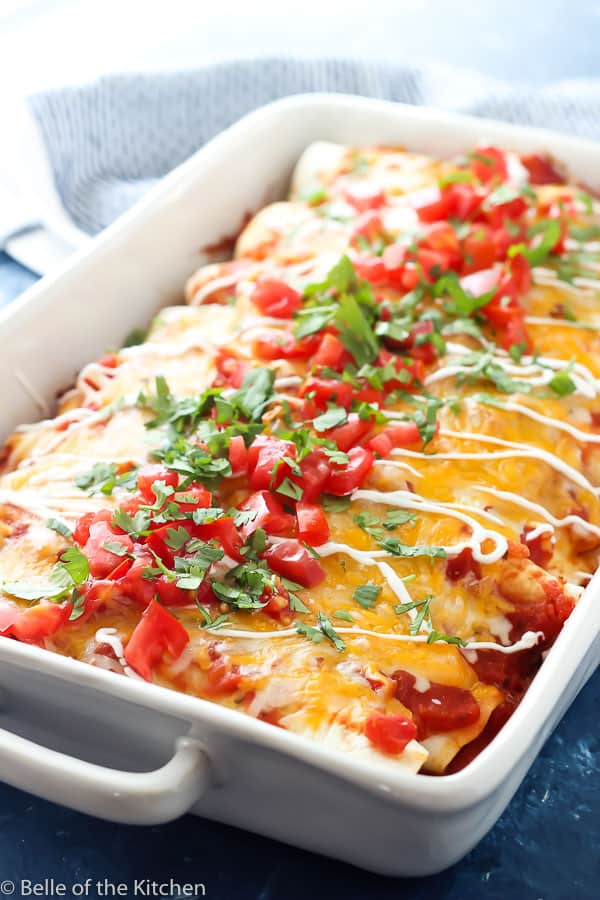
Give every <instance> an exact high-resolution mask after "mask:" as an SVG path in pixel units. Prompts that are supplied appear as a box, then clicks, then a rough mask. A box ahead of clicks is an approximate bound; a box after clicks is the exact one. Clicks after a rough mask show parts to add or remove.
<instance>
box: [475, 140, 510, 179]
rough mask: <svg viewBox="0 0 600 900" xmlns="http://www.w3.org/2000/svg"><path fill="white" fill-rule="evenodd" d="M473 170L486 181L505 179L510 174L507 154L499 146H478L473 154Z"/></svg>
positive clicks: (476, 175)
mask: <svg viewBox="0 0 600 900" xmlns="http://www.w3.org/2000/svg"><path fill="white" fill-rule="evenodd" d="M471 171H472V173H473V175H474V176H475V177H476V178H478V179H479V180H480V181H483V182H484V183H487V182H490V181H494V180H497V181H504V180H505V179H506V178H507V176H508V168H507V165H506V156H505V155H504V153H503V152H502V150H499V149H498V148H497V147H478V148H477V150H476V151H475V152H474V153H472V154H471Z"/></svg>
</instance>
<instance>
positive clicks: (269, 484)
mask: <svg viewBox="0 0 600 900" xmlns="http://www.w3.org/2000/svg"><path fill="white" fill-rule="evenodd" d="M295 459H296V447H295V446H294V444H293V443H292V442H291V441H282V440H281V439H280V438H276V437H272V436H270V435H264V434H259V435H258V437H256V438H255V439H254V441H253V442H252V444H251V445H250V447H249V449H248V471H249V473H250V487H251V488H252V489H253V490H268V489H269V488H277V487H279V485H280V484H281V482H282V481H283V479H284V478H285V477H286V476H288V475H289V474H290V471H291V469H292V464H293V462H294V461H295ZM286 460H287V461H289V462H287V463H286ZM282 461H283V463H282Z"/></svg>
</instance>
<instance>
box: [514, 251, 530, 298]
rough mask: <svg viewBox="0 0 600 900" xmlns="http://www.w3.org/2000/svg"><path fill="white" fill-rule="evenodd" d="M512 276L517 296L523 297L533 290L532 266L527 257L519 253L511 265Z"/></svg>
mask: <svg viewBox="0 0 600 900" xmlns="http://www.w3.org/2000/svg"><path fill="white" fill-rule="evenodd" d="M509 268H510V274H511V278H512V280H513V283H514V286H515V290H516V292H517V296H521V297H522V296H523V294H526V293H527V291H529V290H530V288H531V266H530V265H529V262H528V260H527V259H525V257H524V256H523V255H522V254H521V253H518V254H517V255H516V256H515V257H513V258H512V259H511V261H510V263H509Z"/></svg>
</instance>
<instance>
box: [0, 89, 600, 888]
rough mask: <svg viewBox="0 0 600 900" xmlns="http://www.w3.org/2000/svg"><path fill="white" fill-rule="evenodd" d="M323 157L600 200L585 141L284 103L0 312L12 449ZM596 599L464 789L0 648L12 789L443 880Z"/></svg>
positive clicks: (587, 665)
mask: <svg viewBox="0 0 600 900" xmlns="http://www.w3.org/2000/svg"><path fill="white" fill-rule="evenodd" d="M315 140H330V141H335V142H341V143H354V144H368V143H395V144H403V145H405V146H407V147H408V148H409V149H411V150H417V151H423V152H426V153H431V154H433V155H436V156H442V157H443V156H446V155H450V154H453V153H456V152H458V151H460V150H464V149H466V148H469V147H470V146H472V145H474V144H476V143H477V142H478V141H480V140H485V141H486V142H491V143H494V144H498V145H500V146H504V147H507V148H514V149H516V150H519V151H528V152H533V151H549V152H551V153H552V154H553V155H555V156H556V157H557V158H559V159H561V160H562V161H564V162H565V163H566V164H567V166H568V168H569V171H570V174H571V175H572V176H573V177H574V178H576V179H578V180H580V181H581V182H584V183H586V184H587V185H589V186H591V187H594V186H595V187H600V182H599V181H598V180H597V176H596V170H597V169H598V162H600V154H599V151H598V147H597V146H596V145H595V144H593V143H591V142H587V141H583V140H578V139H574V138H570V137H566V136H563V135H556V134H551V133H547V132H542V131H537V130H533V129H529V128H521V127H515V126H508V125H504V124H501V123H494V122H487V121H482V120H480V119H476V118H470V117H465V116H458V115H453V114H448V113H444V112H440V111H436V110H429V109H419V108H414V107H408V106H401V105H397V104H391V103H385V102H381V101H375V100H364V99H359V98H355V97H347V96H339V95H337V96H336V95H311V96H300V97H293V98H289V99H286V100H283V101H279V102H277V103H274V104H272V105H270V106H267V107H265V108H263V109H261V110H259V111H257V112H255V113H253V114H252V115H250V116H248V117H246V118H245V119H244V120H242V121H241V122H239V123H238V124H237V125H235V126H233V127H232V128H230V129H229V130H228V131H226V132H225V133H223V134H222V135H221V136H219V137H218V138H216V139H215V140H214V141H212V142H211V143H210V144H209V145H208V146H206V147H205V148H204V149H202V150H201V151H199V152H198V153H197V154H196V155H195V156H194V157H192V159H190V160H189V161H188V162H186V163H185V164H184V165H182V166H181V167H179V169H177V170H176V171H175V172H173V173H172V174H171V175H170V176H169V177H168V178H166V179H165V180H164V182H163V183H162V184H161V185H160V186H159V187H158V188H156V189H155V190H154V191H152V192H151V193H150V194H149V195H148V196H147V197H146V198H145V199H144V200H143V201H142V202H141V203H139V204H138V205H137V206H136V207H135V208H134V209H133V210H132V211H131V212H129V213H128V214H127V215H125V216H124V217H122V218H121V219H120V220H119V221H118V222H117V223H116V224H115V225H113V226H112V227H110V228H109V229H107V231H106V232H104V233H103V234H102V235H101V236H100V237H99V238H97V239H96V240H94V241H92V242H91V243H90V245H89V247H88V248H86V249H85V250H84V251H83V252H80V253H79V254H77V256H76V257H74V258H73V259H72V260H70V261H69V263H68V265H67V266H66V267H65V268H64V269H63V270H62V271H61V272H59V273H58V274H56V275H54V276H52V277H50V278H47V279H44V280H43V281H41V282H40V283H38V284H37V285H35V286H34V287H33V288H31V289H30V290H29V291H28V292H27V293H26V294H25V295H23V296H22V297H21V298H20V299H19V300H18V301H16V302H15V303H14V304H12V305H11V306H10V307H9V308H8V309H6V310H4V311H2V312H1V313H0V340H1V343H2V348H3V350H2V357H1V359H0V377H1V379H2V385H3V403H2V413H1V416H2V418H1V425H0V428H1V431H2V433H3V435H4V436H6V435H8V434H9V433H10V431H11V430H12V429H13V427H14V426H16V425H17V424H19V423H20V422H27V421H30V420H35V419H36V418H39V417H40V416H41V415H45V414H46V413H47V412H49V411H50V409H51V406H52V400H53V398H54V396H55V395H56V392H57V391H58V390H59V389H61V388H64V387H65V386H67V385H68V384H69V383H70V382H71V381H72V380H73V378H74V376H75V374H76V372H77V370H78V369H79V368H80V367H81V366H82V365H83V364H84V363H85V362H87V361H89V360H90V359H93V358H95V357H97V356H99V355H100V354H101V353H102V352H103V351H104V350H105V349H106V347H107V346H111V345H112V346H118V345H119V344H120V343H121V341H122V339H123V337H124V335H125V334H126V333H127V332H128V331H129V330H130V329H131V328H133V327H134V326H138V325H141V324H144V323H147V322H148V321H149V320H150V318H151V316H152V315H153V314H154V313H155V312H156V311H157V310H158V309H159V307H160V306H162V305H165V304H167V303H172V302H176V301H177V300H178V299H179V298H180V297H181V291H182V285H183V283H184V280H185V279H186V277H187V276H188V275H189V274H190V273H191V272H192V271H193V270H194V269H195V268H197V267H198V266H199V265H200V264H201V263H202V262H204V261H205V260H206V257H205V256H203V254H202V252H201V251H200V250H199V248H200V247H203V246H206V245H210V244H214V242H215V241H218V240H219V238H221V237H223V236H224V235H227V234H231V233H232V232H235V231H236V230H237V228H238V227H239V225H240V224H241V222H242V220H243V217H244V214H245V213H247V212H251V211H256V210H257V209H259V208H260V207H261V206H263V205H264V204H265V203H266V202H268V201H270V200H273V199H275V198H277V197H282V196H283V195H284V194H285V191H286V188H287V183H288V181H289V177H290V174H291V171H292V168H293V165H294V163H295V162H296V160H297V159H298V157H299V156H300V154H301V152H302V151H303V149H304V148H305V147H306V146H307V145H308V144H309V143H311V142H312V141H315ZM595 181H596V183H594V182H595ZM46 406H47V407H48V408H46ZM599 592H600V576H599V575H596V576H595V578H594V579H593V580H592V582H591V585H590V586H589V587H588V589H587V590H586V592H585V594H584V596H583V598H582V600H581V601H580V603H579V605H578V607H577V608H576V610H575V611H574V613H573V614H572V616H571V617H570V619H569V620H568V622H567V624H566V626H565V628H564V629H563V632H562V633H561V635H560V636H559V638H558V640H557V641H556V643H555V645H554V646H553V648H552V650H551V651H550V653H549V655H548V658H547V659H546V661H545V662H544V665H543V666H542V669H541V670H540V672H539V674H538V675H537V676H536V678H535V680H534V682H533V684H532V686H531V688H530V689H529V691H528V693H527V695H526V696H525V699H524V700H523V702H522V704H521V706H520V707H519V708H518V710H517V711H516V713H515V714H514V715H513V717H512V718H511V719H510V721H509V722H508V724H507V725H506V726H505V727H504V728H503V730H502V731H501V733H500V735H499V736H498V737H497V738H496V739H495V740H494V742H493V743H492V744H491V746H489V747H488V748H487V749H486V750H484V751H483V753H482V754H481V755H480V756H479V757H477V759H476V760H475V761H474V762H472V763H471V764H470V765H469V766H468V767H467V768H466V769H465V770H463V771H461V772H459V773H458V774H454V775H450V776H445V777H442V778H436V777H432V776H427V775H412V774H409V773H407V772H404V771H402V770H398V772H397V773H391V774H390V772H389V770H388V769H386V770H385V771H383V770H382V771H377V769H376V768H374V767H373V766H370V767H367V766H366V765H365V764H361V763H359V762H356V761H353V760H351V759H349V758H347V757H344V756H342V755H340V754H338V753H335V752H332V751H330V750H326V749H323V748H321V747H319V745H317V744H316V743H313V742H310V741H309V740H308V739H304V738H301V737H298V736H296V735H293V734H291V733H288V732H285V731H283V730H281V729H278V728H274V727H272V726H270V725H268V724H264V723H262V722H259V721H256V720H254V719H252V718H250V717H248V716H244V715H238V714H237V713H234V712H231V711H230V710H228V709H225V708H222V707H220V706H217V705H216V704H211V703H209V702H206V701H203V700H199V699H196V698H193V697H189V696H185V695H181V694H177V693H175V692H171V691H168V690H166V689H163V688H160V687H156V686H153V685H148V684H145V683H140V682H137V681H132V680H129V679H127V678H119V677H115V675H114V674H111V673H109V672H105V671H102V670H100V669H95V668H93V667H91V666H88V665H86V664H84V663H80V662H77V661H74V660H71V659H67V658H64V657H61V656H58V655H54V654H52V653H48V652H46V651H43V650H40V649H38V648H36V647H31V646H27V645H23V644H19V643H17V642H15V641H11V640H0V683H1V684H2V689H3V698H2V699H3V703H2V705H1V707H0V725H1V726H3V728H2V729H0V774H1V777H2V778H3V779H4V780H5V781H6V782H8V783H10V784H12V785H14V786H16V787H20V788H23V789H25V790H29V791H32V792H33V793H36V794H38V795H40V796H43V797H46V798H48V799H51V800H54V801H57V802H59V803H63V804H66V805H68V806H71V807H73V808H76V809H79V810H82V811H84V812H88V813H92V814H94V815H98V816H102V817H105V818H108V819H112V820H115V821H121V822H132V823H140V824H155V823H159V822H163V821H167V820H169V819H170V818H174V817H176V816H177V815H180V814H181V813H183V812H185V811H187V810H190V811H192V812H194V813H196V814H198V815H202V816H206V817H209V818H213V819H217V820H219V821H222V822H227V823H231V824H234V825H238V826H241V827H244V828H248V829H251V830H253V831H256V832H259V833H261V834H264V835H268V836H272V837H275V838H277V839H279V840H283V841H287V842H289V843H292V844H296V845H298V846H301V847H304V848H307V849H310V850H314V851H317V852H320V853H325V854H329V855H331V856H334V857H338V858H339V859H343V860H346V861H348V862H351V863H353V864H355V865H359V866H362V867H364V868H367V869H371V870H373V871H376V872H381V873H385V874H391V875H426V874H431V873H434V872H437V871H439V870H441V869H443V868H445V867H446V866H449V865H451V864H452V863H454V862H456V861H457V860H458V859H459V858H460V857H461V856H463V855H464V854H465V853H466V852H467V851H468V850H470V849H471V848H472V847H473V846H474V845H475V844H476V843H477V841H478V840H479V839H480V838H481V837H482V836H483V835H484V834H485V833H486V832H487V831H488V829H489V828H491V827H492V825H493V824H494V822H495V821H496V819H497V818H498V816H499V815H500V814H501V812H502V811H503V809H504V808H505V806H506V805H507V803H508V802H509V800H510V799H511V797H512V795H513V794H514V792H515V791H516V789H517V788H518V786H519V784H520V782H521V780H522V779H523V777H524V775H525V773H526V772H527V769H528V768H529V766H530V765H531V763H532V761H533V759H534V757H535V755H536V754H537V752H538V751H539V749H540V748H541V746H542V744H543V742H544V741H545V740H546V738H547V737H548V735H549V734H550V732H551V730H552V729H553V728H554V726H555V725H556V723H557V722H558V720H559V718H560V717H561V716H562V714H563V713H564V711H565V709H566V708H567V706H568V705H569V704H570V703H571V701H572V700H573V698H574V697H575V695H576V694H577V692H578V691H579V690H580V688H581V687H582V686H583V684H584V683H585V682H586V680H587V679H588V678H589V676H590V675H591V673H592V671H593V670H594V668H595V666H596V664H597V663H598V659H599V652H600V603H599V602H598V599H599V598H598V594H599ZM365 836H368V839H365ZM400 838H401V839H400Z"/></svg>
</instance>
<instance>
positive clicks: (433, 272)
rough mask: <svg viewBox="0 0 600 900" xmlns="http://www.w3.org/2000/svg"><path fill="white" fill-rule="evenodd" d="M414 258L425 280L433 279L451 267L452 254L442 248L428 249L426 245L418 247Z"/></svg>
mask: <svg viewBox="0 0 600 900" xmlns="http://www.w3.org/2000/svg"><path fill="white" fill-rule="evenodd" d="M416 258H417V263H418V264H419V266H420V267H421V269H422V271H423V276H424V278H425V280H426V281H435V280H436V279H437V278H438V277H439V276H440V275H441V274H443V273H444V272H448V271H449V270H450V269H451V268H452V262H453V257H452V254H450V253H447V252H446V251H444V250H429V249H427V247H420V248H419V250H418V251H417V254H416Z"/></svg>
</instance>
